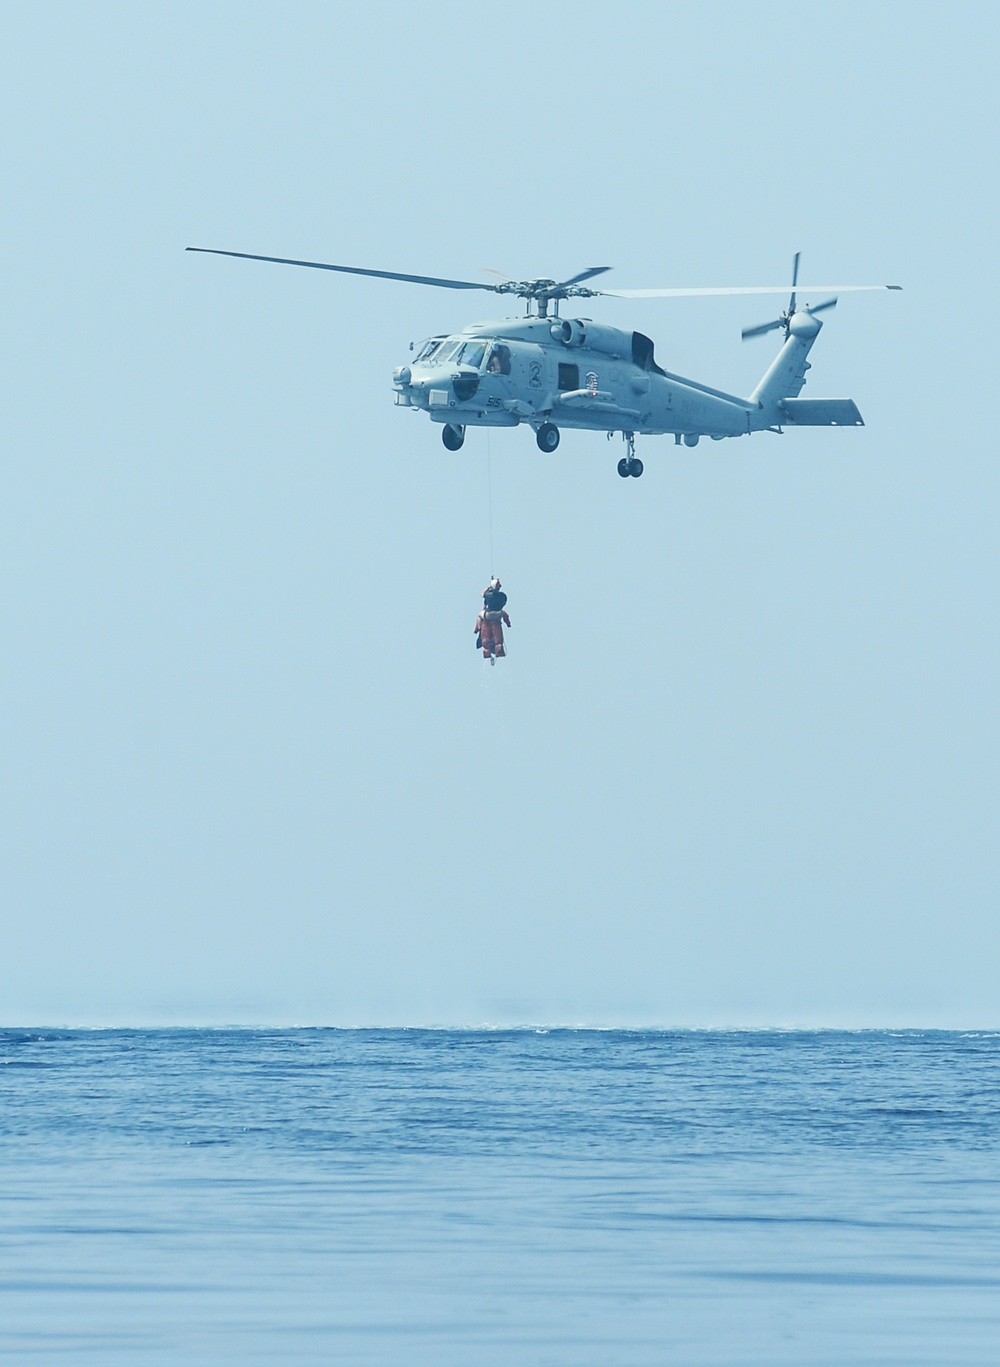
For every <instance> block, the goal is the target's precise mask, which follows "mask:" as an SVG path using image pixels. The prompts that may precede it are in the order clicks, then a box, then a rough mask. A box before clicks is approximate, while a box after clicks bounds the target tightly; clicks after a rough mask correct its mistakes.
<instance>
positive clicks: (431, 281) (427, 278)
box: [185, 247, 497, 293]
mask: <svg viewBox="0 0 1000 1367" xmlns="http://www.w3.org/2000/svg"><path fill="white" fill-rule="evenodd" d="M185 250H186V251H189V252H210V253H211V254H212V255H213V256H238V257H241V258H242V259H243V260H244V261H273V262H275V263H276V264H277V265H279V266H309V267H311V269H312V270H315V271H341V272H343V274H345V275H375V276H378V278H379V279H380V280H407V281H409V282H410V284H413V285H437V286H439V287H440V288H441V289H445V290H491V291H493V292H494V293H495V292H496V288H497V287H496V285H482V284H477V283H474V282H473V281H471V280H441V279H439V278H438V277H437V276H436V275H403V274H402V273H401V272H400V271H367V270H362V268H361V267H360V266H331V265H328V264H327V262H325V261H293V260H291V259H290V258H289V257H287V256H255V255H254V253H252V252H224V251H220V249H219V248H218V247H187V248H185Z"/></svg>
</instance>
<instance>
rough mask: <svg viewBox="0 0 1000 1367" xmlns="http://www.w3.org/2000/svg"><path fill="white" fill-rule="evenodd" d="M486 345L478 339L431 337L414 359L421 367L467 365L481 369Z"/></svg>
mask: <svg viewBox="0 0 1000 1367" xmlns="http://www.w3.org/2000/svg"><path fill="white" fill-rule="evenodd" d="M486 347H487V343H486V342H483V341H480V340H479V338H469V337H433V338H431V340H430V341H429V342H425V343H424V344H423V346H422V347H421V348H420V350H419V351H418V352H417V354H416V356H415V357H414V360H415V361H419V362H421V364H423V365H444V364H445V363H447V364H449V365H467V366H472V367H473V368H474V369H475V370H479V369H481V368H482V364H483V361H484V360H485V358H486Z"/></svg>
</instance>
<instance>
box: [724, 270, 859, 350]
mask: <svg viewBox="0 0 1000 1367" xmlns="http://www.w3.org/2000/svg"><path fill="white" fill-rule="evenodd" d="M801 258H802V253H801V252H796V253H795V256H794V257H793V259H792V293H791V297H790V298H789V300H788V308H787V309H786V310H785V311H784V313H783V314H782V315H781V317H780V318H772V319H771V321H770V322H769V323H758V324H757V326H756V327H752V328H744V329H743V333H742V337H743V340H744V342H746V341H749V339H750V338H751V337H763V335H764V334H765V332H774V331H775V330H776V329H777V328H784V331H785V338H786V339H787V337H788V334H789V332H790V331H791V326H792V319H793V318H794V317H795V314H796V311H797V310H796V302H795V287H796V285H797V284H798V282H799V261H800V260H801ZM836 307H837V300H836V298H834V299H826V300H824V302H823V303H822V304H816V305H812V306H810V305H809V304H806V305H805V307H804V309H803V310H802V312H803V313H808V314H813V313H822V312H823V310H824V309H833V308H836Z"/></svg>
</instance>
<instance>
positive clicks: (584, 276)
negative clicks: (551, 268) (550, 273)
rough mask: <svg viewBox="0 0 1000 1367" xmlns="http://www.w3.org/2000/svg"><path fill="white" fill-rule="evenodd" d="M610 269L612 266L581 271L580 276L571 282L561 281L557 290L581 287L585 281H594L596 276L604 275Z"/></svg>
mask: <svg viewBox="0 0 1000 1367" xmlns="http://www.w3.org/2000/svg"><path fill="white" fill-rule="evenodd" d="M610 269H611V267H610V266H591V268H590V269H589V270H587V271H581V272H580V274H579V275H574V276H573V277H572V278H571V279H569V280H561V281H560V282H559V284H558V285H556V286H555V288H556V289H557V290H564V289H566V288H568V286H570V285H579V284H581V283H582V282H583V281H584V280H592V279H593V278H594V276H595V275H603V274H604V272H605V271H609V270H610Z"/></svg>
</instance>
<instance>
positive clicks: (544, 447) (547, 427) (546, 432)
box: [535, 422, 559, 455]
mask: <svg viewBox="0 0 1000 1367" xmlns="http://www.w3.org/2000/svg"><path fill="white" fill-rule="evenodd" d="M535 441H537V442H538V449H539V451H544V452H545V454H546V455H551V454H552V452H553V451H554V450H555V449H556V447H557V446H558V445H559V428H558V427H556V426H554V425H553V424H552V423H550V422H543V423H542V425H541V427H540V428H539V429H538V432H537V434H536V436H535Z"/></svg>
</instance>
